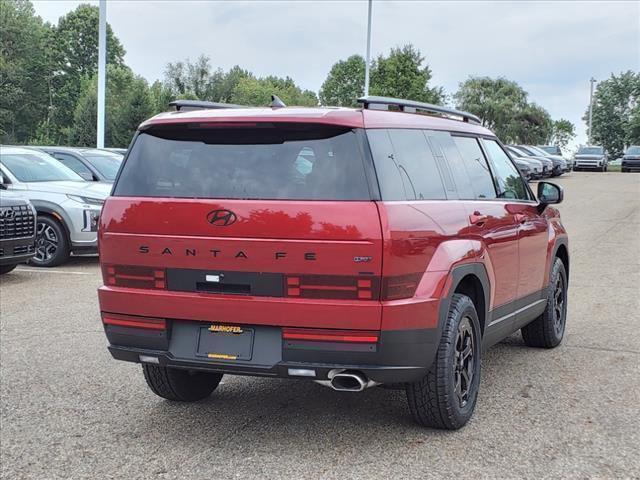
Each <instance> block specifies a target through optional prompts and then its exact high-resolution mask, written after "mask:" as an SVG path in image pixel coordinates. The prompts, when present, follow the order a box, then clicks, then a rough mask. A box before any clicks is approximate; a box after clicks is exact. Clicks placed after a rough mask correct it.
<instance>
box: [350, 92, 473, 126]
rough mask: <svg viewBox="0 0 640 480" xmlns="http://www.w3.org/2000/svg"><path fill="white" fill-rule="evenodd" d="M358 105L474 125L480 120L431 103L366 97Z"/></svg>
mask: <svg viewBox="0 0 640 480" xmlns="http://www.w3.org/2000/svg"><path fill="white" fill-rule="evenodd" d="M358 103H362V105H363V106H364V108H366V109H372V110H389V107H390V106H391V107H397V108H398V110H400V111H401V112H406V113H417V112H419V111H421V112H428V113H438V114H441V115H444V116H447V117H453V118H454V119H459V120H461V121H463V122H466V123H476V124H478V125H480V124H481V123H482V122H481V120H480V118H478V117H477V116H475V115H474V114H472V113H469V112H463V111H461V110H456V109H454V108H447V107H443V106H441V105H433V104H431V103H422V102H414V101H413V100H403V99H401V98H391V97H376V96H371V95H369V96H366V97H360V98H358Z"/></svg>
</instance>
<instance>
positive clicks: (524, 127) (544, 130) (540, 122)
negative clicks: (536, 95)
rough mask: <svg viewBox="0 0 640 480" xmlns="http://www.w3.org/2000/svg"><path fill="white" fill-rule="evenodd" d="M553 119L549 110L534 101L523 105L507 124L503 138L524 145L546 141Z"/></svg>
mask: <svg viewBox="0 0 640 480" xmlns="http://www.w3.org/2000/svg"><path fill="white" fill-rule="evenodd" d="M552 125H553V121H552V120H551V116H550V115H549V112H547V111H546V110H545V109H544V108H542V107H541V106H539V105H536V104H535V103H531V104H527V105H525V106H524V107H523V108H522V109H521V110H520V111H518V112H517V113H516V114H515V115H514V117H513V118H512V119H511V122H510V123H509V124H508V125H507V127H506V131H505V133H504V136H503V137H501V138H503V140H505V141H508V142H515V143H524V144H526V145H536V144H540V143H544V142H546V140H547V138H549V135H550V134H551V129H552Z"/></svg>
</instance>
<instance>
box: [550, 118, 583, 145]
mask: <svg viewBox="0 0 640 480" xmlns="http://www.w3.org/2000/svg"><path fill="white" fill-rule="evenodd" d="M575 136H576V128H575V126H574V125H573V123H571V122H570V121H569V120H566V119H564V118H561V119H559V120H555V121H554V122H553V123H552V125H551V134H550V136H549V138H548V140H547V142H548V143H550V144H551V145H557V146H558V147H560V148H561V149H564V148H566V147H567V145H569V142H570V141H571V140H573V139H574V138H575Z"/></svg>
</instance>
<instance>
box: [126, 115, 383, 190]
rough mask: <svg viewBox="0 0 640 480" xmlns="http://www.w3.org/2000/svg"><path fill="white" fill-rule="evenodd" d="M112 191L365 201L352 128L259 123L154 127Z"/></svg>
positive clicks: (138, 145) (138, 144)
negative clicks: (221, 125)
mask: <svg viewBox="0 0 640 480" xmlns="http://www.w3.org/2000/svg"><path fill="white" fill-rule="evenodd" d="M114 195H116V196H134V197H176V198H226V199H268V200H290V199H291V200H293V199H298V200H369V199H370V198H371V196H370V193H369V188H368V183H367V179H366V176H365V169H364V163H363V158H362V154H361V152H360V149H359V147H358V139H357V134H356V132H355V131H354V130H351V129H345V128H339V127H326V126H318V125H316V126H314V125H298V124H294V125H277V124H262V125H259V126H251V127H242V128H233V129H229V128H208V127H207V126H205V125H189V126H178V127H175V126H174V127H162V128H161V127H157V128H156V129H155V130H149V131H146V132H143V133H141V134H140V135H138V138H137V139H136V141H135V143H134V145H133V147H132V149H131V152H130V153H129V157H128V158H127V160H126V162H125V165H124V167H123V168H122V172H121V174H120V177H119V179H118V182H117V184H116V187H115V190H114Z"/></svg>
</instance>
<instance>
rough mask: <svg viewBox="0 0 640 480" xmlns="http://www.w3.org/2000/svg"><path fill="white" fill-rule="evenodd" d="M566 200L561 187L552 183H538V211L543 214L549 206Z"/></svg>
mask: <svg viewBox="0 0 640 480" xmlns="http://www.w3.org/2000/svg"><path fill="white" fill-rule="evenodd" d="M562 200H564V190H563V189H562V187H561V186H560V185H556V184H555V183H550V182H539V183H538V211H539V212H540V213H542V212H543V211H544V209H545V208H546V207H547V205H551V204H554V203H560V202H562Z"/></svg>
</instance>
